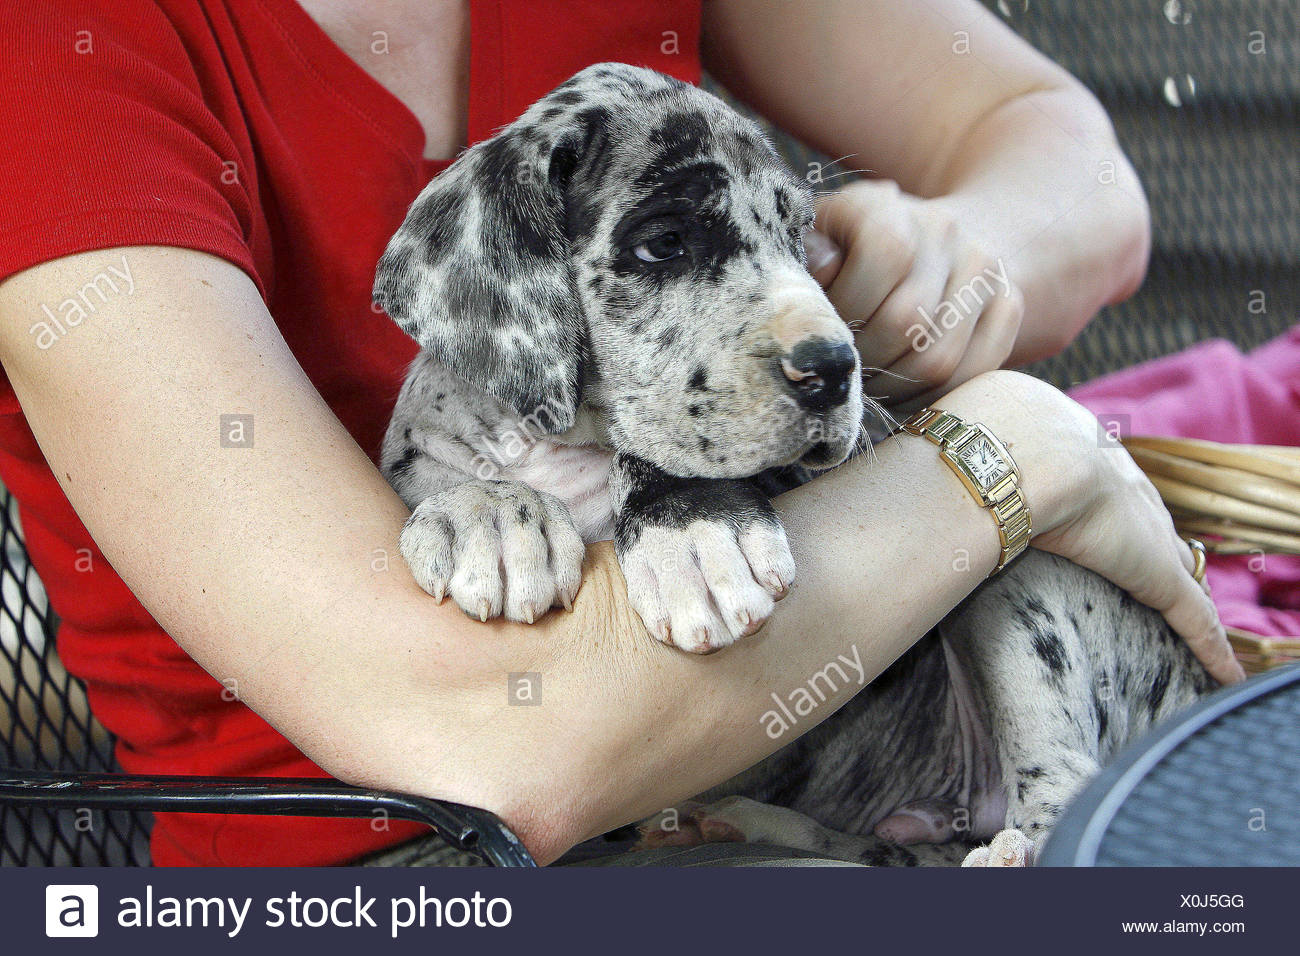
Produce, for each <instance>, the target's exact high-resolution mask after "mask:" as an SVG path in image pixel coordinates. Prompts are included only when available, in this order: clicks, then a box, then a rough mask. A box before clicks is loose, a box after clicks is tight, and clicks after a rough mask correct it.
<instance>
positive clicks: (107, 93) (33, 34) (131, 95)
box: [0, 0, 260, 285]
mask: <svg viewBox="0 0 1300 956" xmlns="http://www.w3.org/2000/svg"><path fill="white" fill-rule="evenodd" d="M0 37H3V38H4V43H3V44H0V76H3V77H5V81H4V82H3V83H0V141H3V142H4V144H5V146H4V149H3V150H0V279H4V278H6V277H8V276H9V275H11V274H13V273H15V272H19V271H21V270H23V269H26V268H28V267H30V266H33V265H36V264H38V263H41V262H45V261H47V260H50V259H56V258H59V257H60V256H66V255H71V254H73V253H77V252H85V251H88V250H93V249H103V248H109V247H113V246H132V245H169V246H181V247H185V248H190V249H196V250H199V251H202V252H208V253H212V254H214V255H217V256H221V257H222V258H225V259H228V260H229V261H231V262H233V263H235V264H236V265H238V266H240V267H241V268H243V269H244V270H245V271H247V272H248V273H249V274H250V275H252V276H253V278H254V279H255V280H257V278H258V277H257V275H256V273H255V269H254V267H253V261H252V256H251V254H250V251H249V242H248V237H249V232H250V217H251V213H252V208H253V205H252V203H251V201H250V197H249V195H248V193H247V191H246V189H245V185H244V184H245V183H246V182H248V181H249V180H250V178H251V177H250V176H249V175H246V174H241V173H246V172H247V171H241V170H240V169H239V156H238V152H237V150H236V148H235V144H234V143H233V141H232V139H231V137H230V135H229V134H228V133H227V132H226V130H224V129H223V128H222V125H221V124H220V122H218V120H217V119H216V117H215V116H214V115H213V113H212V111H211V110H210V109H209V108H208V107H207V105H206V104H205V103H204V98H203V91H202V89H201V88H200V82H199V78H198V76H197V75H196V74H195V71H194V67H193V65H192V64H191V62H190V60H189V58H188V57H187V55H186V50H185V46H184V44H183V43H182V41H181V38H180V36H179V35H178V34H177V32H176V31H175V29H174V28H173V26H172V24H171V23H170V22H169V21H168V19H167V17H166V16H164V14H163V13H162V11H160V10H159V8H158V7H157V6H155V5H154V4H152V3H148V2H145V0H90V2H84V0H83V2H79V3H75V4H73V3H58V2H49V0H41V2H39V3H33V2H26V3H14V4H4V9H3V11H0ZM259 285H260V282H259Z"/></svg>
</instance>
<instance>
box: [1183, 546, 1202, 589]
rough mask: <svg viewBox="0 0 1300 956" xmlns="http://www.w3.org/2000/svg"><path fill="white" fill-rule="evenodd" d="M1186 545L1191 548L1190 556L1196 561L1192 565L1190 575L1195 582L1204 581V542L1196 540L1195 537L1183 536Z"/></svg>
mask: <svg viewBox="0 0 1300 956" xmlns="http://www.w3.org/2000/svg"><path fill="white" fill-rule="evenodd" d="M1183 540H1184V541H1186V542H1187V546H1188V547H1189V548H1191V549H1192V557H1193V558H1194V559H1195V561H1196V563H1195V565H1193V567H1192V577H1193V578H1194V579H1195V580H1196V583H1197V584H1204V583H1205V543H1204V542H1202V541H1198V540H1197V539H1196V538H1184V539H1183Z"/></svg>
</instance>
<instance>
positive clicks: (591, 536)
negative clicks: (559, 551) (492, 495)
mask: <svg viewBox="0 0 1300 956" xmlns="http://www.w3.org/2000/svg"><path fill="white" fill-rule="evenodd" d="M613 458H614V456H613V453H612V452H608V451H605V450H604V449H601V448H596V447H594V446H591V445H564V444H561V443H559V442H555V441H551V440H549V439H543V440H541V441H539V442H537V444H535V445H534V446H533V447H532V448H530V449H529V450H528V452H527V453H526V454H524V455H523V456H521V457H520V458H519V459H518V460H517V461H514V462H511V463H510V464H508V465H506V466H505V467H504V468H503V469H502V473H501V477H503V478H508V479H510V480H512V481H522V482H523V483H524V484H526V485H529V486H530V487H532V488H536V489H537V490H538V491H545V492H547V493H548V494H552V495H554V496H555V497H557V498H559V499H560V500H561V501H563V502H564V503H565V504H566V505H568V506H569V511H570V513H571V514H572V515H573V520H574V523H575V524H576V525H577V526H578V533H579V534H581V535H582V540H583V541H585V542H587V543H588V544H590V543H591V542H593V541H607V540H609V539H610V538H612V537H613V536H614V508H613V504H612V503H611V501H610V497H609V466H610V462H611V461H613Z"/></svg>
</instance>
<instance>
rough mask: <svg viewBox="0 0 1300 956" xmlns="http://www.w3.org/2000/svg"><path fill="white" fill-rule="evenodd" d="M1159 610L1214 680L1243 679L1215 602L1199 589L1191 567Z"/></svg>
mask: <svg viewBox="0 0 1300 956" xmlns="http://www.w3.org/2000/svg"><path fill="white" fill-rule="evenodd" d="M1159 610H1160V611H1161V613H1162V614H1164V616H1165V620H1166V621H1167V622H1169V626H1170V627H1172V628H1173V629H1174V630H1175V631H1177V632H1178V634H1179V635H1180V636H1181V637H1182V638H1183V640H1185V641H1186V642H1187V646H1188V647H1190V648H1191V650H1192V653H1193V654H1195V655H1196V658H1197V660H1199V661H1200V662H1201V663H1202V664H1204V665H1205V669H1206V670H1207V671H1209V672H1210V674H1211V675H1212V676H1213V677H1214V678H1215V680H1217V681H1218V682H1219V683H1221V684H1235V683H1237V682H1239V681H1243V680H1245V679H1246V672H1245V671H1244V670H1243V669H1242V667H1241V664H1240V663H1239V662H1238V661H1237V658H1236V655H1235V654H1233V652H1232V645H1231V644H1229V643H1228V635H1227V633H1226V632H1225V631H1224V630H1223V624H1222V623H1221V622H1220V621H1219V612H1218V611H1217V610H1216V609H1215V607H1214V602H1213V601H1211V600H1210V596H1209V595H1208V594H1206V593H1205V592H1204V591H1202V590H1201V587H1200V585H1198V584H1197V583H1196V580H1195V579H1194V578H1193V577H1192V575H1191V571H1190V569H1189V570H1188V573H1187V574H1186V575H1185V576H1181V578H1180V581H1179V583H1178V584H1177V585H1176V588H1175V597H1174V600H1173V603H1172V604H1170V605H1169V606H1168V607H1167V608H1159Z"/></svg>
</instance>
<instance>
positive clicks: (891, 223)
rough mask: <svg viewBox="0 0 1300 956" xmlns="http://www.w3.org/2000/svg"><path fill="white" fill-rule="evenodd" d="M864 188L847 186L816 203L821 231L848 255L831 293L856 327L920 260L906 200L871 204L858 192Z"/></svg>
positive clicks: (844, 316)
mask: <svg viewBox="0 0 1300 956" xmlns="http://www.w3.org/2000/svg"><path fill="white" fill-rule="evenodd" d="M861 188H864V187H863V186H861V185H860V186H856V187H851V189H849V190H842V191H840V192H838V193H836V194H834V195H833V196H829V197H827V198H826V199H825V201H823V202H822V203H821V204H820V205H819V206H818V207H817V231H818V232H820V233H824V234H825V236H826V237H827V238H829V239H830V240H831V242H833V243H834V244H835V245H837V246H839V248H840V249H841V250H843V255H844V259H843V262H842V264H841V265H840V267H839V270H838V271H837V272H836V274H835V278H834V279H833V281H831V283H830V285H829V286H827V287H826V296H827V298H829V299H830V300H831V304H832V305H834V306H835V308H836V310H837V311H838V312H839V314H840V316H841V317H843V319H844V321H845V322H848V323H849V325H850V326H854V327H855V328H856V325H857V323H860V322H863V321H864V320H865V319H866V318H867V317H868V316H870V315H873V314H874V313H875V311H876V310H877V309H878V308H880V304H881V303H882V302H884V301H885V299H886V298H887V297H888V296H889V294H890V293H891V292H892V291H893V290H894V288H895V287H896V286H897V285H898V284H899V283H900V282H902V281H903V280H904V279H906V278H907V276H908V275H909V274H910V273H911V271H912V266H913V264H914V262H915V259H916V238H915V227H914V224H913V223H912V221H911V219H910V218H909V216H908V214H907V210H906V208H905V207H904V206H903V204H902V203H899V202H896V201H884V202H879V203H874V202H873V203H870V204H868V203H867V202H866V201H865V200H864V199H863V198H861V197H859V196H857V195H855V193H854V192H853V190H857V189H861ZM871 188H872V189H873V190H876V189H880V188H881V187H880V186H878V185H873V186H872V187H871ZM894 192H897V188H896V187H895V188H894Z"/></svg>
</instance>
